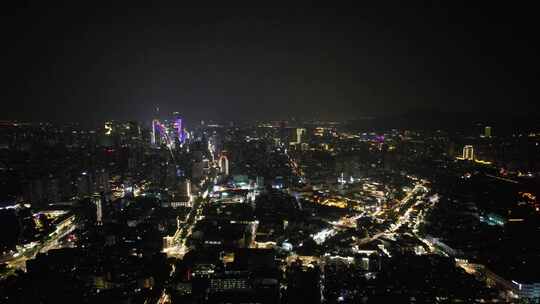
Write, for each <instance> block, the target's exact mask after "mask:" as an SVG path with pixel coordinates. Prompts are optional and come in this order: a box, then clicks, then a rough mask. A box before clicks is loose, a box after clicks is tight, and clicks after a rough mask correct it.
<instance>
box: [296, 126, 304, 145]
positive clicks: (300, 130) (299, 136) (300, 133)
mask: <svg viewBox="0 0 540 304" xmlns="http://www.w3.org/2000/svg"><path fill="white" fill-rule="evenodd" d="M305 134H306V129H304V128H297V129H296V143H297V144H301V143H302V137H304V136H305Z"/></svg>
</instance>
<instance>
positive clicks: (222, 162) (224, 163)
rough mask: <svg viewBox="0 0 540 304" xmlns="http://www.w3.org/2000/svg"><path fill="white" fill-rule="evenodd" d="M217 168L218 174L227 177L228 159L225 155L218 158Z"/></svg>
mask: <svg viewBox="0 0 540 304" xmlns="http://www.w3.org/2000/svg"><path fill="white" fill-rule="evenodd" d="M218 164H219V168H220V172H221V173H222V174H224V175H229V159H228V158H227V156H225V155H221V156H220V157H219V161H218Z"/></svg>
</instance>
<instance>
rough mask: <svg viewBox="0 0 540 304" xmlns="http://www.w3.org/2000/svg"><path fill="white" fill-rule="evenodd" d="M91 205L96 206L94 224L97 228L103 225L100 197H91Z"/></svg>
mask: <svg viewBox="0 0 540 304" xmlns="http://www.w3.org/2000/svg"><path fill="white" fill-rule="evenodd" d="M92 203H94V204H95V205H96V223H97V225H98V226H101V225H102V224H103V209H102V206H101V197H99V196H98V195H94V196H92Z"/></svg>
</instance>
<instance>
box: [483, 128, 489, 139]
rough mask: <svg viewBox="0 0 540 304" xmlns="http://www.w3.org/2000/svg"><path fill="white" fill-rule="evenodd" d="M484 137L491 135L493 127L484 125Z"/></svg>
mask: <svg viewBox="0 0 540 304" xmlns="http://www.w3.org/2000/svg"><path fill="white" fill-rule="evenodd" d="M484 137H486V138H490V137H491V127H490V126H485V127H484Z"/></svg>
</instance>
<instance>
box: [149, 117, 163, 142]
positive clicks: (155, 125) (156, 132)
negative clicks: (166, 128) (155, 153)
mask: <svg viewBox="0 0 540 304" xmlns="http://www.w3.org/2000/svg"><path fill="white" fill-rule="evenodd" d="M160 126H161V124H160V123H159V120H157V119H154V120H152V138H151V139H150V140H151V143H152V145H159V143H160V140H161V139H160V137H161V130H160Z"/></svg>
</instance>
